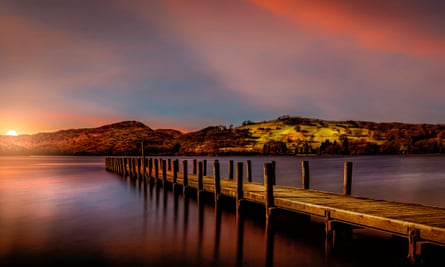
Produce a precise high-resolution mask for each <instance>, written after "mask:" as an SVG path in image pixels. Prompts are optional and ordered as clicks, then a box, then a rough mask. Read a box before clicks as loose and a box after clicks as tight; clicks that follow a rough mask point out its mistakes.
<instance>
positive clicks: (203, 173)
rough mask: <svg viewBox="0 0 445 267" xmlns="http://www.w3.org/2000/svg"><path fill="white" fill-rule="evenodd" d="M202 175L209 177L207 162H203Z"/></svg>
mask: <svg viewBox="0 0 445 267" xmlns="http://www.w3.org/2000/svg"><path fill="white" fill-rule="evenodd" d="M202 175H203V176H207V160H206V159H205V160H203V161H202Z"/></svg>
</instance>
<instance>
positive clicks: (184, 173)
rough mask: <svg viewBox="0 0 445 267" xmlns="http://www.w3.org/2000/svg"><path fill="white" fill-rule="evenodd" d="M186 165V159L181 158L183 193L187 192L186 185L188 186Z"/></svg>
mask: <svg viewBox="0 0 445 267" xmlns="http://www.w3.org/2000/svg"><path fill="white" fill-rule="evenodd" d="M187 167H188V163H187V160H183V161H182V177H183V180H182V185H183V192H184V195H185V194H186V193H187V187H188V186H189V182H188V176H187V175H188V170H187Z"/></svg>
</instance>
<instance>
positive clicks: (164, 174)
mask: <svg viewBox="0 0 445 267" xmlns="http://www.w3.org/2000/svg"><path fill="white" fill-rule="evenodd" d="M166 181H167V160H165V159H164V160H162V186H163V187H164V189H165V183H166Z"/></svg>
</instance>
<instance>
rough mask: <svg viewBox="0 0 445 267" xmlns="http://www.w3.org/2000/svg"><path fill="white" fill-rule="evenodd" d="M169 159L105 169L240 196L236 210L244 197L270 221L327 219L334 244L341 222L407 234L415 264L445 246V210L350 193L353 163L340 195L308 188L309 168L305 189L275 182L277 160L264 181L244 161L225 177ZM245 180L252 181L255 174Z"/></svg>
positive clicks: (115, 161) (121, 161)
mask: <svg viewBox="0 0 445 267" xmlns="http://www.w3.org/2000/svg"><path fill="white" fill-rule="evenodd" d="M170 161H171V159H169V160H168V161H167V160H161V159H159V160H158V159H155V160H153V159H145V160H142V159H141V158H107V159H106V168H107V170H109V171H113V172H115V173H118V174H120V175H123V176H126V177H127V176H129V177H133V178H136V179H149V180H153V181H156V182H162V185H165V183H169V184H172V185H173V186H176V187H177V186H181V187H182V188H183V189H184V192H185V191H186V190H187V189H188V188H194V189H196V191H197V192H198V197H199V194H200V193H202V192H209V193H212V194H214V195H215V204H217V203H218V199H219V197H220V196H221V195H222V196H225V197H231V198H234V199H236V203H237V210H238V207H239V206H241V203H242V202H243V201H250V202H255V203H260V204H264V206H265V207H266V216H265V217H266V220H267V221H268V219H269V217H270V215H271V214H273V212H272V211H273V210H274V209H284V210H288V211H291V212H296V213H302V214H307V215H313V216H319V217H322V218H324V219H325V225H326V240H327V243H332V242H333V239H334V237H335V230H336V226H337V225H349V226H352V227H360V228H368V229H373V230H377V231H383V232H387V233H390V234H394V235H398V236H402V237H406V238H407V240H408V252H409V253H408V254H409V255H408V258H409V259H410V260H411V261H412V262H415V261H416V260H417V259H418V258H419V257H420V256H421V254H422V247H423V245H424V244H427V243H429V244H435V245H440V246H445V208H439V207H429V206H424V205H418V204H407V203H399V202H392V201H384V200H374V199H370V198H363V197H357V196H351V195H350V184H349V185H348V184H347V183H350V179H351V175H350V173H346V172H347V168H346V166H347V165H348V164H350V163H348V164H345V188H346V189H345V193H344V194H336V193H329V192H320V191H315V190H310V189H304V188H308V179H309V178H308V177H305V174H304V170H303V174H302V176H303V177H302V181H303V182H302V183H303V184H302V187H303V188H291V187H285V186H279V185H275V184H274V183H275V171H274V164H272V163H266V164H265V166H264V184H259V183H253V182H248V181H244V180H246V179H245V177H244V176H243V174H244V170H243V164H242V163H238V164H237V165H236V172H235V175H234V174H233V173H234V172H233V170H230V169H229V176H231V177H230V178H225V179H221V178H220V177H219V176H220V175H219V162H218V161H215V163H214V165H213V166H214V172H213V173H214V174H215V175H214V176H206V175H205V174H206V171H205V170H204V167H203V166H204V165H205V166H206V165H207V164H206V163H205V164H203V163H202V162H198V163H199V164H197V162H196V160H195V161H194V162H193V172H192V173H188V170H187V169H188V168H187V166H188V163H187V161H184V162H182V165H183V166H182V170H181V171H180V170H179V162H178V160H174V161H173V162H170ZM167 163H168V164H167ZM229 168H233V163H232V166H230V164H229ZM249 168H250V167H248V169H249ZM233 176H235V177H233ZM247 176H249V174H248V175H247ZM246 178H247V180H251V179H249V178H250V177H246ZM305 183H307V185H306V186H305ZM347 187H349V189H348V188H347Z"/></svg>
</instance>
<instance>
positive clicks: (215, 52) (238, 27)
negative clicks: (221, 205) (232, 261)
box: [0, 0, 445, 131]
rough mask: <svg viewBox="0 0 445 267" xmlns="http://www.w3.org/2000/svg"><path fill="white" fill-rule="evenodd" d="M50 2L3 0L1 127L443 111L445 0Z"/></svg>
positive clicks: (193, 124)
mask: <svg viewBox="0 0 445 267" xmlns="http://www.w3.org/2000/svg"><path fill="white" fill-rule="evenodd" d="M42 1H44V4H40V2H39V4H36V3H34V2H33V1H24V2H22V1H7V0H6V1H4V2H2V4H0V35H1V36H2V42H0V56H1V58H2V64H0V88H1V98H0V116H1V117H2V118H1V119H2V125H0V128H2V127H6V128H10V127H11V126H8V125H9V123H12V122H13V121H14V119H15V120H17V121H18V120H19V118H20V121H21V125H31V124H33V125H34V124H35V125H36V126H35V128H36V129H37V128H38V125H41V129H57V128H62V127H63V128H65V127H69V128H73V127H76V126H79V127H89V126H91V127H92V126H97V124H103V123H108V122H113V121H116V120H121V119H137V120H141V121H143V122H145V123H147V124H148V125H149V126H151V127H153V128H159V127H173V128H175V127H176V128H181V129H189V130H195V129H199V128H201V127H205V126H207V125H209V124H226V125H227V124H238V123H241V122H242V121H243V120H254V121H255V120H264V119H269V118H276V117H278V116H280V115H283V114H290V115H298V116H308V117H315V118H325V119H364V120H381V121H387V120H402V121H422V122H428V121H439V122H440V121H443V114H444V113H445V111H444V110H443V107H442V105H441V103H440V100H441V99H444V97H445V93H444V92H445V78H444V77H445V75H444V72H443V70H444V69H445V62H444V57H443V55H444V54H443V53H444V52H443V50H442V49H441V48H442V47H444V43H443V36H444V34H443V33H444V31H445V30H444V29H442V28H441V27H439V26H440V25H443V24H445V23H443V20H444V19H443V18H442V16H439V15H440V14H442V13H443V12H442V11H443V5H442V4H437V3H432V4H430V5H418V4H416V3H415V2H412V1H403V2H399V1H391V4H389V2H387V1H382V2H380V1H378V4H375V1H353V2H351V1H346V0H344V1H302V2H300V1H290V0H289V1H286V0H277V1H273V2H272V1H262V0H245V1H217V0H206V1H203V0H190V1H175V0H165V1H143V0H135V1H123V0H114V1H93V2H91V1H84V2H78V1H52V0H42ZM44 6H49V8H43V7H44ZM74 7H76V8H74ZM394 103H397V107H396V105H394ZM14 114H16V115H14ZM6 117H8V118H11V119H10V120H9V121H8V125H6V126H4V125H3V122H4V121H5V122H6V120H5V118H6ZM169 125H170V126H169ZM1 130H2V129H0V131H1Z"/></svg>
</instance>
